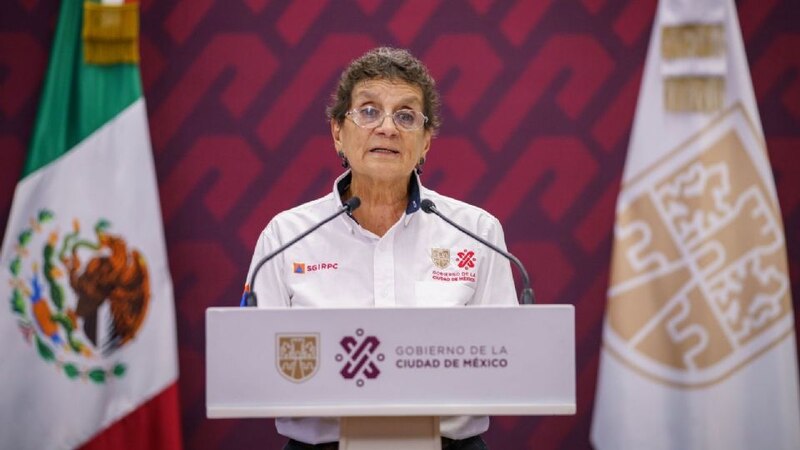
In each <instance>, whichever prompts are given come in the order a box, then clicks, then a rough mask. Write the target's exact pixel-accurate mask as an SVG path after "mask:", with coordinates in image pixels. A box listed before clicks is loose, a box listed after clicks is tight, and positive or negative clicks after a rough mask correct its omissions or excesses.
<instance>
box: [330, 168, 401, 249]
mask: <svg viewBox="0 0 800 450" xmlns="http://www.w3.org/2000/svg"><path fill="white" fill-rule="evenodd" d="M343 197H344V198H343V200H347V199H349V198H351V197H358V198H360V199H361V206H360V207H359V208H358V209H357V210H355V212H353V216H354V217H355V219H356V220H357V221H358V223H359V224H360V225H361V227H362V228H364V229H366V230H369V231H371V232H373V233H375V234H376V235H378V236H383V235H384V234H386V232H387V231H389V229H390V228H391V227H392V226H393V225H394V224H395V223H397V221H398V220H400V217H402V216H403V214H404V213H405V211H406V206H407V205H408V178H406V179H405V180H402V181H397V182H381V181H375V180H371V179H365V178H362V177H356V176H353V178H352V180H351V181H350V187H349V188H348V189H347V191H346V192H345V195H344V196H343Z"/></svg>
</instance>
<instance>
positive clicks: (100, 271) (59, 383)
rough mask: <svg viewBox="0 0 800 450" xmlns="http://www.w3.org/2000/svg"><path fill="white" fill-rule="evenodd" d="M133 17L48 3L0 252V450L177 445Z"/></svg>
mask: <svg viewBox="0 0 800 450" xmlns="http://www.w3.org/2000/svg"><path fill="white" fill-rule="evenodd" d="M138 58H139V56H138V5H136V4H134V3H125V4H117V5H103V4H99V3H94V2H86V3H83V2H82V1H81V0H63V1H62V2H61V15H60V18H59V22H58V26H57V29H56V37H55V41H54V43H53V47H52V51H51V58H50V65H49V68H48V71H47V77H46V82H45V85H44V89H43V94H42V99H41V104H40V107H39V113H38V116H37V120H36V126H35V130H34V133H33V138H32V142H31V145H30V153H29V155H28V159H27V162H26V165H25V168H24V173H23V174H22V178H21V180H20V181H19V184H18V185H17V188H16V191H15V194H14V200H13V205H12V209H11V214H10V219H9V221H8V224H7V226H6V231H5V234H4V237H3V242H2V248H0V303H3V304H4V305H5V306H3V307H2V308H0V342H2V350H0V352H2V357H3V362H2V364H0V380H2V383H3V387H2V389H0V447H3V448H8V449H15V450H22V449H71V448H76V447H82V446H83V447H85V448H126V449H140V448H141V449H158V448H165V449H166V448H169V449H179V448H181V434H180V418H179V410H178V395H177V377H178V366H177V348H176V331H175V313H174V305H173V296H172V285H171V281H170V277H169V270H168V265H167V255H166V248H165V244H164V234H163V226H162V223H161V210H160V206H159V200H158V190H157V182H156V178H155V173H154V168H153V158H152V150H151V147H150V137H149V134H148V127H147V117H146V111H145V104H144V99H143V98H142V87H141V81H140V76H139V68H138V65H137V63H138Z"/></svg>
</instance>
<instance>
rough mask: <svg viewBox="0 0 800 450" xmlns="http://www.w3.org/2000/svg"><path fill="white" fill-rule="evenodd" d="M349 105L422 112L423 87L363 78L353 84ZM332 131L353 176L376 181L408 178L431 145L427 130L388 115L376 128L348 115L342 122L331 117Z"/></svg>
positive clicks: (357, 107) (337, 147) (394, 81)
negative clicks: (404, 125) (406, 127)
mask: <svg viewBox="0 0 800 450" xmlns="http://www.w3.org/2000/svg"><path fill="white" fill-rule="evenodd" d="M350 105H351V109H360V108H363V107H365V106H372V107H374V108H377V109H379V110H380V111H383V112H384V113H389V114H391V113H394V112H395V111H398V110H401V109H412V110H414V111H419V112H422V110H423V100H422V90H421V89H420V88H418V87H417V86H413V85H410V84H408V83H405V82H403V81H399V80H385V79H373V80H364V81H360V82H358V83H357V84H356V85H355V87H354V88H353V93H352V97H351V103H350ZM331 133H332V134H333V141H334V144H335V145H336V150H337V151H341V152H344V154H345V156H346V157H347V160H348V161H350V167H351V168H352V171H353V176H354V177H368V178H371V179H373V180H374V181H379V182H385V181H390V182H408V177H409V175H411V171H412V170H414V167H415V166H416V165H417V164H418V163H419V160H420V158H422V157H424V156H425V154H426V153H428V149H429V148H430V145H431V132H430V131H429V130H426V129H425V128H424V127H423V128H420V129H417V130H408V131H407V130H403V129H401V128H398V127H397V125H395V123H394V121H393V120H392V117H391V116H390V115H389V116H386V117H385V118H384V119H383V120H382V122H381V123H380V124H379V125H378V126H377V127H375V128H361V127H360V126H358V125H356V124H355V122H353V120H351V119H350V118H349V117H348V118H346V119H345V120H344V122H343V123H342V124H341V125H340V124H339V123H337V122H336V120H335V119H334V120H331Z"/></svg>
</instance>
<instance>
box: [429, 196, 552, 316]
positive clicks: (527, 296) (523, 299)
mask: <svg viewBox="0 0 800 450" xmlns="http://www.w3.org/2000/svg"><path fill="white" fill-rule="evenodd" d="M419 206H420V208H422V210H423V211H425V212H426V213H428V214H436V215H437V216H439V217H441V218H442V220H444V221H445V222H447V223H449V224H450V225H452V226H454V227H455V228H456V229H457V230H458V231H460V232H462V233H464V234H466V235H467V236H469V237H471V238H472V239H475V240H476V241H478V242H480V243H481V244H483V245H485V246H487V247H489V248H490V249H492V250H494V251H496V252H497V253H500V254H501V255H503V256H505V257H506V258H507V259H508V260H509V261H511V262H512V263H514V265H515V266H517V269H519V272H520V274H521V275H522V286H523V287H522V290H521V291H520V293H519V301H520V303H522V304H523V305H532V304H533V303H534V302H535V301H536V298H535V297H534V295H533V289H532V288H531V279H530V278H529V277H528V271H527V270H525V267H524V266H523V265H522V263H521V262H520V260H519V259H517V257H516V256H514V255H512V254H511V253H508V252H507V251H504V250H501V249H499V248H497V247H496V246H495V245H493V244H492V243H490V242H488V241H486V240H485V239H483V238H481V237H480V236H478V235H477V234H475V233H473V232H471V231H469V230H467V229H466V228H464V227H462V226H461V225H459V224H457V223H455V222H453V221H452V220H450V219H449V218H447V217H445V216H444V215H443V214H442V213H440V212H439V210H438V209H436V205H435V204H434V203H433V201H431V200H430V199H427V198H426V199H424V200H422V202H420V205H419Z"/></svg>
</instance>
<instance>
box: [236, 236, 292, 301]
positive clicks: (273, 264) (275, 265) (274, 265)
mask: <svg viewBox="0 0 800 450" xmlns="http://www.w3.org/2000/svg"><path fill="white" fill-rule="evenodd" d="M277 228H278V227H277V225H276V223H275V220H273V221H272V222H270V223H269V225H267V227H266V228H265V229H264V231H262V232H261V235H259V237H258V241H257V242H256V248H255V250H254V251H253V259H252V261H251V262H250V270H248V272H247V280H246V281H245V283H249V282H250V277H251V275H252V273H253V270H255V267H256V265H257V264H258V262H259V261H260V260H261V259H262V258H263V257H264V256H266V255H268V254H269V253H270V252H272V251H274V250H275V249H276V248H278V247H280V246H281V241H280V238H279V235H278V230H277ZM285 272H286V265H285V264H284V259H283V254H280V255H277V256H276V257H274V258H273V259H271V260H270V261H268V262H266V263H265V264H264V265H263V266H262V267H261V269H260V270H259V272H258V274H257V275H256V279H255V285H254V286H250V289H252V290H253V292H255V294H256V299H257V301H258V305H257V306H258V307H260V308H263V307H276V306H284V307H289V306H290V305H291V303H290V298H289V290H288V287H287V285H286V278H285V277H286V273H285Z"/></svg>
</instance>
